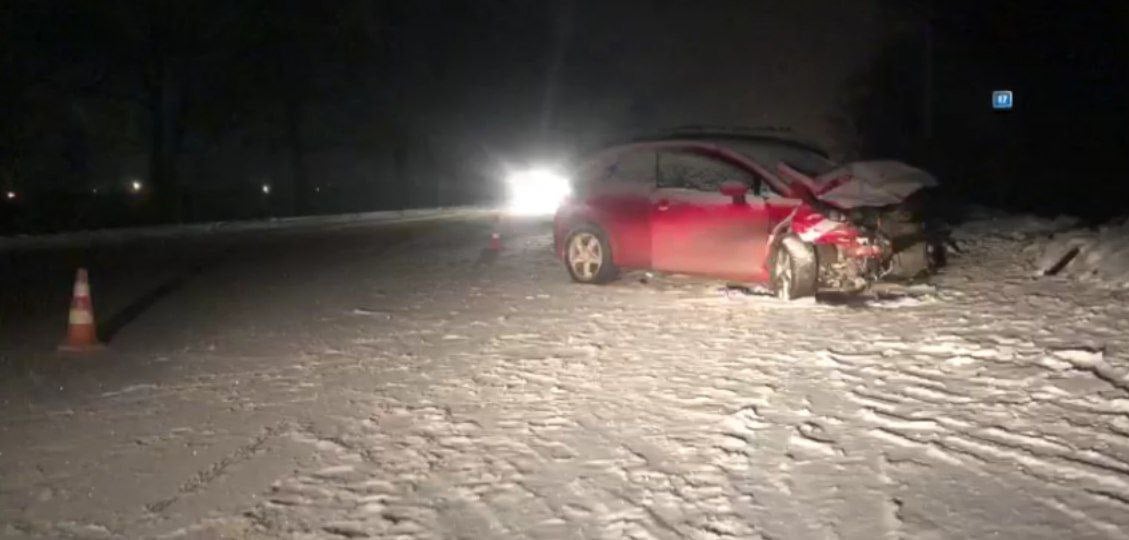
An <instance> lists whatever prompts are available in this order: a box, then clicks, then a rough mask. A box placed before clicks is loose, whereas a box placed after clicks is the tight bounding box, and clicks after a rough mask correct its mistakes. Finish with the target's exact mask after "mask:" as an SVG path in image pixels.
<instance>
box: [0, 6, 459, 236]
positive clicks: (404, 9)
mask: <svg viewBox="0 0 1129 540" xmlns="http://www.w3.org/2000/svg"><path fill="white" fill-rule="evenodd" d="M439 5H440V3H439V2H416V3H405V2H371V1H365V0H342V1H335V2H306V1H302V0H279V1H273V0H250V1H246V2H228V1H217V0H201V1H190V2H185V1H177V0H134V1H131V0H107V1H105V2H80V1H69V2H68V1H42V2H40V1H34V2H33V1H28V2H5V3H2V4H0V25H2V26H0V51H3V52H2V53H0V54H2V57H0V62H3V65H2V66H0V70H2V72H3V73H4V76H3V77H2V78H0V188H3V190H4V191H5V192H6V191H13V192H14V193H17V194H18V195H19V199H18V202H19V203H20V204H19V205H16V204H14V203H12V202H11V201H9V203H8V204H7V207H6V208H4V209H0V211H5V212H7V213H9V214H11V213H12V212H14V211H15V210H14V209H16V210H18V209H19V208H20V207H21V206H22V207H23V208H24V210H25V216H24V217H25V218H26V219H32V220H34V221H35V222H36V225H35V227H36V228H41V229H54V228H66V227H70V226H76V225H82V223H74V220H76V219H78V220H80V221H81V218H82V216H79V217H75V216H76V215H79V214H83V213H84V212H86V213H87V214H91V213H99V212H100V213H101V214H118V217H120V218H121V221H123V222H127V221H128V222H136V221H138V220H143V221H184V220H193V219H217V218H219V219H223V218H231V217H246V216H249V215H262V214H274V215H286V214H305V213H310V212H317V211H343V210H344V211H349V210H367V209H381V208H402V207H407V206H420V205H434V204H441V203H447V204H450V203H453V202H459V201H458V200H457V199H460V198H463V199H465V198H467V197H469V196H471V195H469V194H460V193H454V194H452V193H446V194H440V193H439V188H440V186H439V182H440V181H441V178H442V177H443V176H444V175H445V174H447V175H449V173H450V171H449V170H443V169H444V168H443V167H442V166H441V165H438V164H437V160H436V159H435V155H434V150H433V149H432V148H431V147H432V146H433V145H434V144H436V142H435V137H434V136H433V135H432V134H430V133H429V130H428V129H427V127H426V126H424V125H423V124H421V118H420V115H419V114H418V113H419V111H426V110H427V109H428V107H429V106H430V105H431V104H432V103H433V102H434V101H435V100H437V99H439V98H441V97H442V96H441V95H439V94H437V89H438V88H440V87H439V86H437V85H436V83H437V82H441V81H438V80H437V77H436V75H437V74H439V73H442V72H443V70H442V69H434V68H436V67H437V66H434V65H429V62H430V63H432V64H433V63H434V58H435V57H439V56H442V55H447V56H449V55H450V53H451V51H450V50H446V51H442V52H440V51H437V50H436V51H432V50H430V49H431V48H432V47H433V46H434V40H430V39H426V38H427V36H426V34H420V33H419V32H418V31H417V32H415V33H414V34H413V33H412V32H410V31H409V29H411V28H412V27H413V26H414V27H419V26H426V25H428V24H430V23H429V19H430V18H431V17H433V16H434V15H435V14H434V13H433V10H435V9H437V8H438V6H439ZM440 41H442V39H440ZM455 52H456V54H455V56H457V51H455ZM447 56H444V57H445V58H446V57H447ZM448 61H450V60H448ZM439 67H440V68H441V66H439ZM319 163H320V164H322V165H321V167H322V168H323V169H332V171H333V174H325V172H326V171H325V170H320V171H315V170H312V169H313V168H314V167H317V166H318V165H317V164H319ZM327 164H329V165H327ZM330 165H336V166H330ZM346 169H348V170H349V171H347V172H342V171H345V170H346ZM134 178H136V179H139V180H140V181H143V186H144V188H143V192H141V193H129V191H130V184H129V182H130V181H131V180H130V179H134ZM260 184H264V185H269V186H270V193H269V195H268V194H266V193H263V192H262V191H261V187H260ZM111 195H116V196H117V197H116V199H113V198H111ZM442 199H447V200H442ZM98 200H101V201H102V203H99V202H98ZM107 200H109V201H111V202H106V201H107ZM0 203H2V201H0ZM99 205H101V206H99ZM31 208H34V209H35V210H34V214H35V215H33V216H29V215H26V214H31V213H33V212H32V211H31V210H29V209H31ZM99 208H100V210H99ZM56 214H57V215H56ZM9 217H10V216H9ZM87 217H89V218H90V219H89V221H90V222H91V223H89V225H100V223H96V222H97V221H98V219H95V217H94V216H91V215H88V216H87ZM101 218H102V219H103V221H105V220H110V221H113V217H112V216H107V215H103V216H101ZM68 220H70V221H68ZM8 221H9V222H10V221H11V219H9V220H8ZM51 221H54V223H50V222H51ZM109 224H112V223H109ZM8 225H9V226H11V225H12V224H11V223H8Z"/></svg>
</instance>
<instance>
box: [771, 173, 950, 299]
mask: <svg viewBox="0 0 1129 540" xmlns="http://www.w3.org/2000/svg"><path fill="white" fill-rule="evenodd" d="M779 172H780V174H781V176H782V177H783V178H786V179H788V181H789V182H790V184H791V188H792V192H793V194H795V195H796V196H798V197H799V198H800V199H801V200H803V201H804V203H803V204H801V205H799V206H798V207H796V209H795V211H794V212H793V214H792V215H791V216H790V218H789V228H790V229H791V232H792V233H794V234H796V235H797V236H798V237H799V238H800V239H801V240H803V241H804V242H807V243H809V244H811V245H812V246H813V247H814V248H815V252H816V256H817V258H818V261H819V285H820V287H821V288H826V289H835V290H859V289H862V288H865V287H867V286H868V285H870V284H871V283H874V282H876V281H878V280H880V279H883V278H884V277H887V276H894V277H903V278H908V277H915V276H917V275H920V274H922V273H924V272H927V271H928V270H930V269H931V266H932V260H931V259H932V251H931V250H932V247H931V245H930V243H929V240H928V239H927V238H926V236H927V235H926V233H925V230H926V229H925V224H924V220H923V219H922V216H920V215H919V213H918V212H917V211H915V210H914V207H915V206H916V205H917V204H918V203H919V202H920V199H921V194H922V192H923V191H924V190H925V188H928V187H932V186H935V185H936V181H935V180H934V179H933V177H932V176H930V175H929V174H928V173H926V172H925V171H922V170H920V169H916V168H914V167H911V166H909V165H906V164H904V163H901V162H895V161H871V162H856V163H849V164H846V165H843V166H840V167H837V168H835V169H833V170H830V171H828V172H826V173H823V174H821V175H819V176H816V177H810V176H807V175H805V174H803V173H801V172H799V171H797V170H795V169H792V168H791V167H789V166H788V165H787V164H781V165H780V166H779Z"/></svg>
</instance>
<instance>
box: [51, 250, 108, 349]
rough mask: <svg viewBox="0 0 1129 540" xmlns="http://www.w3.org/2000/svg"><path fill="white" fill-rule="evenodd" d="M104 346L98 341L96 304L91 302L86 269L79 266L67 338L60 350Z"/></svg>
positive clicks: (99, 347)
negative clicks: (95, 318) (95, 323)
mask: <svg viewBox="0 0 1129 540" xmlns="http://www.w3.org/2000/svg"><path fill="white" fill-rule="evenodd" d="M101 348H103V345H102V344H101V343H100V342H99V341H98V332H97V328H96V327H95V325H94V306H93V304H91V302H90V282H89V281H88V280H87V277H86V269H85V268H79V269H78V275H76V276H75V278H74V297H73V299H72V300H71V311H70V316H69V317H68V323H67V338H66V339H65V340H63V343H62V344H60V345H59V350H60V351H65V352H90V351H96V350H99V349H101Z"/></svg>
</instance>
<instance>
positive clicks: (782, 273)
mask: <svg viewBox="0 0 1129 540" xmlns="http://www.w3.org/2000/svg"><path fill="white" fill-rule="evenodd" d="M818 278H819V267H818V264H817V262H816V258H815V250H814V249H812V247H811V246H810V245H808V244H806V243H804V242H803V241H802V240H800V239H799V238H796V237H795V236H787V237H785V238H784V239H783V240H781V241H780V245H778V246H777V247H776V254H775V255H774V257H773V262H772V285H773V288H774V289H776V296H777V297H779V298H780V299H781V300H795V299H797V298H804V297H807V296H815V292H816V288H817V287H818V286H819V285H818Z"/></svg>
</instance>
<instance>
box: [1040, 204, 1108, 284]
mask: <svg viewBox="0 0 1129 540" xmlns="http://www.w3.org/2000/svg"><path fill="white" fill-rule="evenodd" d="M1037 248H1038V249H1037V251H1038V253H1039V255H1038V258H1037V259H1036V262H1035V265H1036V268H1037V273H1038V275H1041V276H1047V275H1063V276H1068V277H1072V278H1076V279H1080V280H1084V281H1095V282H1104V283H1109V284H1113V285H1120V286H1126V285H1129V220H1126V221H1123V222H1121V223H1117V224H1112V225H1106V226H1103V227H1100V228H1098V229H1097V230H1094V229H1074V230H1071V231H1067V232H1064V233H1059V234H1053V235H1051V236H1050V237H1049V238H1047V239H1046V240H1045V241H1043V242H1041V243H1040V244H1038V245H1037Z"/></svg>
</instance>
